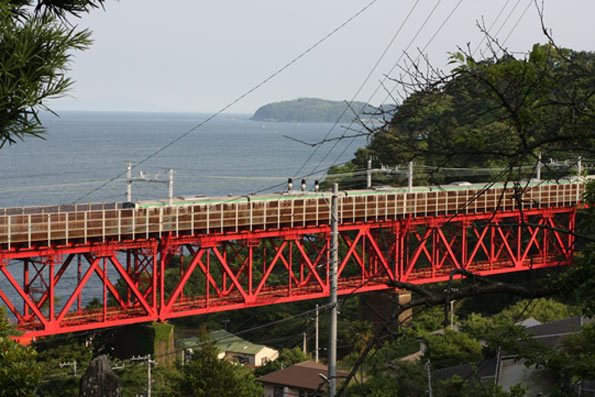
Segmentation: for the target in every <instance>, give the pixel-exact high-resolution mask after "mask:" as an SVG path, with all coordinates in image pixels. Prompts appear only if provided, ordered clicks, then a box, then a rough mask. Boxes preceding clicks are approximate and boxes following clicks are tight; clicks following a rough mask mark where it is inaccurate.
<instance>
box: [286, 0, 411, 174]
mask: <svg viewBox="0 0 595 397" xmlns="http://www.w3.org/2000/svg"><path fill="white" fill-rule="evenodd" d="M418 3H419V0H417V1H416V2H415V3H414V4H413V7H411V9H410V10H409V13H408V14H407V16H406V17H405V19H404V20H403V22H401V25H400V26H399V28H398V29H397V31H396V32H395V34H394V35H393V37H392V38H391V39H390V40H389V42H388V44H387V45H386V46H385V48H384V51H382V54H380V57H378V59H377V60H376V63H375V64H374V66H373V67H372V69H371V70H370V71H369V72H368V75H367V76H366V78H365V79H364V81H363V82H362V83H361V84H360V86H359V88H358V89H357V91H356V92H355V94H353V96H352V98H351V101H349V104H352V103H353V101H354V100H355V98H357V96H358V95H359V93H360V92H361V90H362V89H363V88H364V86H365V85H366V83H367V82H368V80H369V79H370V77H371V76H372V74H373V73H374V71H375V70H376V68H377V67H378V65H379V64H380V62H381V61H382V59H384V56H385V55H386V53H387V52H388V50H389V49H390V47H392V45H393V43H394V42H395V40H396V39H397V36H398V35H399V33H401V30H402V29H403V27H404V26H405V24H406V23H407V21H408V20H409V17H410V16H411V14H412V13H413V11H414V10H415V8H416V7H417V5H418ZM349 104H348V105H346V106H345V108H344V109H343V112H341V114H340V115H339V117H337V121H335V123H334V124H333V126H332V127H331V129H330V130H329V131H328V132H327V133H326V135H325V136H324V138H323V141H324V140H326V139H327V138H328V137H329V135H330V134H331V132H333V130H334V129H335V127H336V126H337V124H339V122H340V121H341V118H343V115H344V114H345V112H346V111H347V110H348V109H349ZM364 107H365V105H364ZM361 110H362V109H360V112H361ZM318 147H319V145H318V146H316V147H315V148H314V150H313V151H312V153H311V154H310V156H309V157H308V158H307V159H306V161H304V163H303V164H302V166H301V167H300V168H299V169H298V170H297V172H296V173H295V175H294V177H295V176H297V175H298V174H299V173H300V172H301V171H302V169H303V168H304V167H305V166H306V164H308V163H309V162H310V160H311V159H312V157H313V156H314V154H316V152H317V151H318Z"/></svg>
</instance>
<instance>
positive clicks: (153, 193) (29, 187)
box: [0, 111, 366, 207]
mask: <svg viewBox="0 0 595 397" xmlns="http://www.w3.org/2000/svg"><path fill="white" fill-rule="evenodd" d="M210 116H211V115H209V114H188V113H140V112H139V113H129V112H82V111H76V112H75V111H61V112H59V117H56V116H55V115H52V114H50V113H46V114H42V121H43V123H44V125H45V126H46V128H47V132H46V133H45V134H43V135H42V137H43V139H40V138H36V137H26V138H25V140H24V141H23V142H20V141H18V142H17V143H15V144H13V145H5V147H3V148H2V149H0V168H1V169H2V170H3V173H2V174H3V175H2V177H1V178H0V181H1V182H0V206H2V207H20V206H38V205H55V204H68V203H74V202H114V201H125V199H126V184H127V182H126V168H127V165H128V162H132V163H133V167H134V168H133V177H138V176H139V175H140V172H142V173H143V175H145V176H146V177H147V178H149V179H157V180H163V181H166V180H167V178H168V176H167V173H168V170H169V169H170V168H171V169H173V170H174V195H175V196H196V195H205V196H225V195H229V194H232V195H243V194H249V193H255V192H273V191H279V190H281V189H282V188H284V185H285V184H286V182H287V179H288V178H292V177H293V178H299V180H301V176H303V175H310V174H312V175H311V176H309V177H307V178H306V179H307V185H308V189H311V188H312V187H313V184H314V180H315V179H320V178H322V177H323V176H324V173H325V170H326V169H328V167H330V166H332V165H336V164H342V163H344V162H346V161H348V160H350V159H351V158H353V153H354V152H355V150H356V149H357V148H358V147H361V146H364V145H365V144H366V139H365V138H363V137H359V138H355V139H346V140H336V141H332V140H331V141H330V142H327V143H325V144H322V145H319V146H312V145H313V144H316V143H318V142H320V141H321V140H323V139H324V138H325V136H327V134H328V137H329V138H336V137H339V136H341V134H343V133H344V132H345V127H346V126H345V125H336V126H334V125H333V124H329V123H275V122H265V123H263V122H256V121H250V120H249V118H250V115H246V114H222V115H219V116H217V117H215V118H214V119H212V120H210V121H208V122H206V123H205V120H207V119H208V118H209V117H210ZM329 132H330V133H329ZM346 135H353V133H352V132H350V133H348V134H346ZM298 141H301V142H298ZM138 163H140V164H138ZM132 190H133V193H132V200H133V201H137V200H147V199H163V198H166V197H167V195H168V187H167V184H165V183H148V182H142V181H135V182H134V183H133V187H132Z"/></svg>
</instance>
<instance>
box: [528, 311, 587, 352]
mask: <svg viewBox="0 0 595 397" xmlns="http://www.w3.org/2000/svg"><path fill="white" fill-rule="evenodd" d="M591 321H592V320H591V319H587V318H584V317H580V316H579V317H571V318H566V319H564V320H559V321H553V322H551V323H545V324H541V325H536V326H534V327H528V328H527V332H528V333H529V334H531V335H532V336H533V338H535V339H537V340H539V341H540V342H542V343H545V344H546V345H547V346H556V345H558V344H559V343H560V341H561V340H562V339H563V338H564V337H566V336H567V335H570V334H574V333H577V332H578V331H579V330H580V329H581V327H582V326H583V324H585V323H588V322H591Z"/></svg>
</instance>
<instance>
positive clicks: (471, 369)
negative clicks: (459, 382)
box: [432, 357, 497, 380]
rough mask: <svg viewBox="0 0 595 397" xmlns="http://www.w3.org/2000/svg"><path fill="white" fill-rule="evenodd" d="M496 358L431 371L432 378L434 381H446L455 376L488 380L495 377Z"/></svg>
mask: <svg viewBox="0 0 595 397" xmlns="http://www.w3.org/2000/svg"><path fill="white" fill-rule="evenodd" d="M496 362H497V360H496V357H494V358H489V359H486V360H481V361H478V362H476V363H475V364H461V365H455V366H453V367H448V368H442V369H437V370H434V371H432V376H433V377H435V378H436V379H440V380H447V379H450V378H452V377H453V376H455V375H458V376H460V377H461V378H463V379H467V378H470V377H472V376H477V377H478V378H480V379H481V378H489V377H492V378H493V377H495V376H496Z"/></svg>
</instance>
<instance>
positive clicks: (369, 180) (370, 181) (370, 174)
mask: <svg viewBox="0 0 595 397" xmlns="http://www.w3.org/2000/svg"><path fill="white" fill-rule="evenodd" d="M366 173H367V175H368V180H367V182H366V187H367V188H368V189H370V188H371V187H372V159H368V170H367V171H366Z"/></svg>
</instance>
